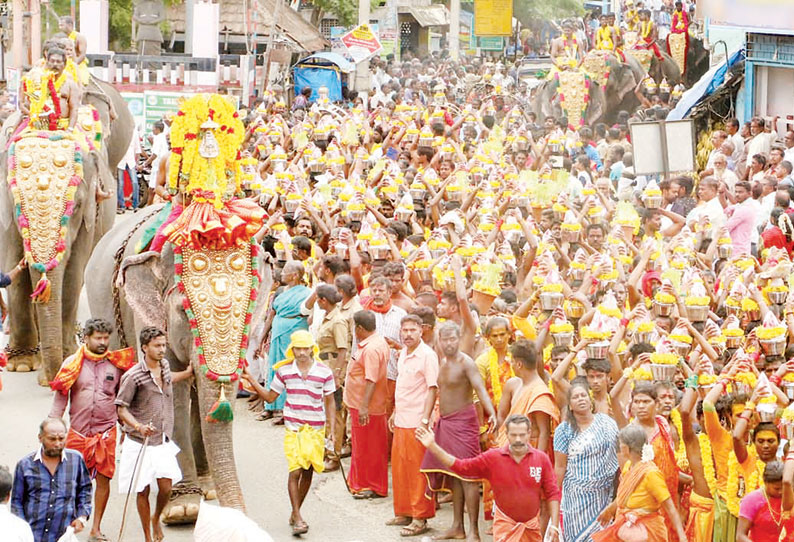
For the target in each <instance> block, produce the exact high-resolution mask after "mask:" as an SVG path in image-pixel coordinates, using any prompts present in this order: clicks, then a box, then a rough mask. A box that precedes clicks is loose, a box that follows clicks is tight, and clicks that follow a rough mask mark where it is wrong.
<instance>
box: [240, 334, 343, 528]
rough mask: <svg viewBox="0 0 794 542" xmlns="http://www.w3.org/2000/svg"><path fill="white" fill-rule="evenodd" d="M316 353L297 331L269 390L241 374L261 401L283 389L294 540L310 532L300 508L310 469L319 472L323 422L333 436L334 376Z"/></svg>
mask: <svg viewBox="0 0 794 542" xmlns="http://www.w3.org/2000/svg"><path fill="white" fill-rule="evenodd" d="M318 352H319V349H318V348H317V344H316V343H315V342H314V338H313V337H312V334H311V333H310V332H308V331H306V330H299V331H296V332H295V333H293V334H292V335H291V336H290V345H289V347H288V348H287V351H286V359H284V360H283V361H281V362H279V363H277V364H276V365H275V367H274V369H275V371H276V374H275V376H274V378H273V382H272V383H271V384H270V389H269V390H265V389H264V388H263V387H262V386H261V385H259V383H258V382H257V381H256V379H255V378H253V377H251V375H250V374H249V373H248V371H245V372H244V373H243V377H244V378H245V379H246V380H248V382H249V383H250V384H251V385H252V386H253V387H254V388H255V389H256V392H257V394H258V395H259V397H261V398H262V399H264V400H265V401H266V402H272V401H275V400H276V398H277V397H278V396H279V395H281V394H282V393H283V392H285V391H286V398H287V400H286V403H285V404H284V426H285V428H286V433H285V435H284V453H285V454H286V456H287V465H288V467H289V478H288V481H287V489H288V491H289V498H290V503H291V504H292V515H291V516H290V520H289V523H290V525H291V526H292V534H293V535H296V536H297V535H301V534H304V533H306V532H307V531H308V530H309V526H308V525H307V524H306V522H305V521H304V520H303V518H302V517H301V513H300V507H301V504H302V503H303V500H304V499H305V498H306V495H307V493H308V492H309V488H310V487H311V483H312V475H313V474H314V471H317V472H323V466H324V465H323V452H324V448H325V447H324V442H325V435H326V424H328V429H329V431H328V433H327V434H329V435H333V434H334V419H335V418H334V417H335V416H336V405H335V404H334V391H335V390H336V385H335V384H334V375H333V372H332V371H331V369H330V368H328V366H326V365H324V364H323V363H322V362H321V361H320V360H319V359H318V357H317V354H318ZM331 449H333V448H331Z"/></svg>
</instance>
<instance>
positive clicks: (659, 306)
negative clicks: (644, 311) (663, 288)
mask: <svg viewBox="0 0 794 542" xmlns="http://www.w3.org/2000/svg"><path fill="white" fill-rule="evenodd" d="M653 313H654V314H655V315H656V316H670V315H671V314H673V304H672V303H659V302H658V301H654V302H653Z"/></svg>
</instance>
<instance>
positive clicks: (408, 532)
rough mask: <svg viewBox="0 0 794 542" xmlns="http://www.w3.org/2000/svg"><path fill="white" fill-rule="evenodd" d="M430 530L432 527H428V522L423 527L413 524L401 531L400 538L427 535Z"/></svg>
mask: <svg viewBox="0 0 794 542" xmlns="http://www.w3.org/2000/svg"><path fill="white" fill-rule="evenodd" d="M429 530H430V527H429V526H428V525H427V522H425V523H423V524H421V525H419V524H417V523H411V524H410V525H408V526H407V527H403V528H402V529H400V536H419V535H420V534H425V533H426V532H427V531H429Z"/></svg>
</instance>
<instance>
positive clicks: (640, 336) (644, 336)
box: [634, 331, 653, 344]
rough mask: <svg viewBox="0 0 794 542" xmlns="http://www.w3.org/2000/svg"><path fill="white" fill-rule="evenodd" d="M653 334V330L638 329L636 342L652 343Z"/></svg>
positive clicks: (635, 334) (635, 335)
mask: <svg viewBox="0 0 794 542" xmlns="http://www.w3.org/2000/svg"><path fill="white" fill-rule="evenodd" d="M652 336H653V331H637V332H635V333H634V342H636V343H648V344H650V342H651V337H652Z"/></svg>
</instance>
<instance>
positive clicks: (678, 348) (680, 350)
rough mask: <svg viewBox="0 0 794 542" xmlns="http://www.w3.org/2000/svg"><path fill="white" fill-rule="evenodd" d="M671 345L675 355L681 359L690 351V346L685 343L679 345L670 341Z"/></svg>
mask: <svg viewBox="0 0 794 542" xmlns="http://www.w3.org/2000/svg"><path fill="white" fill-rule="evenodd" d="M671 342H672V344H673V348H675V352H676V354H678V355H679V356H681V357H682V358H683V357H685V356H686V355H687V354H688V353H689V351H690V350H691V349H692V345H690V344H687V343H680V342H678V341H671Z"/></svg>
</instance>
